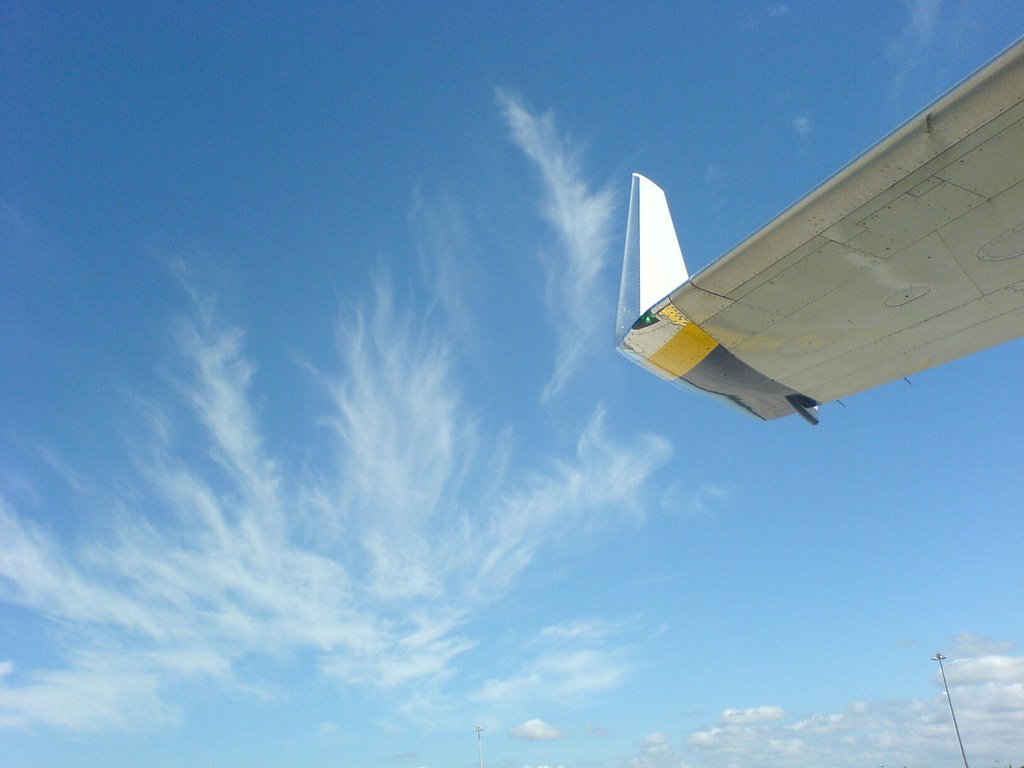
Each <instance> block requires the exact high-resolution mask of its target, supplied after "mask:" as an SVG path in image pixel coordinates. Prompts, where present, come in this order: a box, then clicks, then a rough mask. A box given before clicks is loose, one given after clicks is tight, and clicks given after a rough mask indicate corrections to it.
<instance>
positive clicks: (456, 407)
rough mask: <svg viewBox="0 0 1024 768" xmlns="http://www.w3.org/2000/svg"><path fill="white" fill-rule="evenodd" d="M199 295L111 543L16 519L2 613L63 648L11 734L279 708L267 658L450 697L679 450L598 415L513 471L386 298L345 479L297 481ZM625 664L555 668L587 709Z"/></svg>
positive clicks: (118, 500)
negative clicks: (470, 655)
mask: <svg viewBox="0 0 1024 768" xmlns="http://www.w3.org/2000/svg"><path fill="white" fill-rule="evenodd" d="M193 294H194V303H193V306H192V311H191V312H190V314H189V316H188V317H187V318H186V319H184V320H182V322H181V323H180V326H179V328H178V332H177V343H178V348H179V350H180V352H181V359H182V363H183V371H184V372H183V373H182V374H181V375H180V376H179V380H178V384H177V389H178V393H179V395H180V402H172V401H164V402H161V401H158V400H155V399H150V400H146V401H143V402H144V405H145V414H144V417H145V418H143V419H142V420H143V421H144V422H146V423H147V424H148V425H149V426H150V430H149V431H148V432H147V433H146V435H145V436H144V437H142V438H139V439H137V440H136V441H135V443H134V444H133V449H132V455H131V456H130V461H127V462H126V469H125V470H124V475H123V476H122V477H119V478H118V479H117V482H116V483H115V487H114V488H113V489H112V490H110V491H109V494H110V495H111V497H113V498H114V500H115V506H116V508H117V510H118V512H117V514H116V515H115V516H114V517H113V522H112V523H111V524H110V526H109V528H105V529H104V528H102V527H101V530H98V531H96V532H94V533H93V534H92V535H91V536H89V537H86V538H82V539H79V540H78V541H76V542H73V543H72V544H70V545H68V544H62V543H60V541H59V539H58V537H57V536H56V535H54V534H53V533H51V532H49V531H47V530H46V529H45V528H44V527H43V526H40V525H38V524H35V523H33V522H31V521H30V520H29V519H27V518H26V517H24V516H22V515H20V514H19V513H18V511H17V510H15V509H14V508H13V507H12V506H11V505H10V504H8V503H7V502H5V501H3V500H2V499H0V598H2V599H3V600H4V601H5V602H7V603H9V604H14V605H18V606H21V607H23V608H25V609H27V610H29V611H31V612H33V613H35V614H37V615H39V616H41V617H44V618H45V619H46V620H50V621H53V622H56V623H59V624H60V626H61V627H62V633H61V636H62V637H63V638H64V645H63V647H62V654H63V663H62V664H60V665H54V666H52V667H49V668H33V667H31V666H28V667H26V668H22V665H21V663H19V661H18V659H17V658H16V654H14V655H12V656H10V657H9V658H7V659H0V725H4V726H10V727H20V726H26V725H31V724H33V723H43V724H47V725H52V726H57V727H64V728H71V729H82V728H86V729H89V728H100V729H102V728H109V727H127V726H130V725H131V724H133V723H138V722H161V721H167V720H173V719H174V718H175V717H177V713H178V703H177V700H176V699H175V697H174V696H172V695H171V693H170V691H171V689H172V688H180V686H182V685H186V686H187V685H188V684H189V683H198V682H199V681H205V683H206V684H209V683H210V682H213V683H215V684H217V685H219V686H225V687H228V688H235V689H238V690H243V689H250V688H253V687H255V688H257V689H259V688H261V687H262V688H266V687H267V686H269V687H270V688H269V689H270V690H272V688H273V686H274V684H275V680H274V677H273V675H272V673H266V674H264V673H261V672H260V671H259V670H260V668H261V666H260V665H259V664H252V663H249V662H246V663H244V664H243V663H242V661H243V660H252V659H253V658H261V657H263V658H270V657H274V658H277V659H281V658H286V659H287V658H289V657H297V656H301V657H303V658H305V659H311V660H312V661H313V662H314V667H315V668H316V669H318V670H319V672H320V674H321V675H322V676H323V678H324V679H326V680H330V681H334V682H335V683H336V684H338V685H340V686H342V687H349V686H358V687H371V688H374V689H377V690H380V691H385V692H388V691H390V692H393V693H394V695H398V696H405V697H415V696H416V695H417V686H425V690H428V691H429V690H435V689H436V688H437V686H439V685H442V684H443V683H444V682H445V681H446V680H448V679H449V678H450V676H451V675H452V674H453V666H452V662H453V660H454V659H455V658H457V657H458V656H460V655H461V654H463V653H464V652H465V651H466V650H468V649H469V648H472V647H473V646H474V645H475V644H477V643H478V642H479V641H480V640H479V638H477V637H473V636H470V635H469V634H468V632H467V629H466V625H467V621H468V618H469V617H471V616H472V615H473V613H474V611H476V610H477V609H479V608H480V607H481V606H483V605H486V604H487V603H488V602H490V601H493V600H495V599H499V598H500V597H501V595H502V594H504V592H505V591H506V590H507V589H508V588H509V586H510V585H511V584H512V583H513V582H514V580H515V579H516V577H517V576H518V574H520V573H521V572H522V571H523V569H525V568H527V567H528V566H529V565H530V564H531V562H532V561H533V560H534V558H535V557H536V555H537V553H538V552H539V551H540V550H541V549H543V548H544V547H547V546H551V542H552V540H557V539H558V537H559V535H560V534H561V533H562V532H563V531H564V530H566V528H567V527H568V526H576V527H579V526H583V527H585V526H586V524H587V521H588V520H590V519H592V518H594V516H602V515H606V514H618V512H617V509H619V508H624V507H629V506H630V504H631V499H632V497H633V495H634V494H636V493H637V491H638V488H639V487H640V485H641V484H642V483H643V482H644V479H645V478H646V477H648V476H649V475H650V473H651V472H653V471H654V470H655V469H656V468H657V467H658V466H659V465H660V464H661V463H663V462H664V461H665V459H666V458H667V456H668V452H669V449H668V445H667V443H665V441H663V440H660V439H659V438H654V437H640V438H638V439H637V440H635V441H629V442H628V443H622V442H619V441H617V440H615V439H614V438H612V437H611V436H610V435H609V434H608V432H607V430H606V429H605V427H604V423H603V416H602V412H601V411H600V410H597V411H596V412H595V414H594V416H593V418H592V419H591V420H590V422H589V423H587V424H586V425H585V426H584V427H583V428H582V430H581V431H580V434H579V440H578V442H577V444H576V446H575V449H574V451H573V452H572V453H571V454H569V455H567V456H561V457H555V456H552V457H550V459H549V460H548V461H546V462H545V461H541V462H539V463H531V464H529V465H526V466H520V467H516V468H515V470H514V471H513V470H511V469H509V468H508V467H507V466H506V464H507V461H506V459H505V458H504V457H500V456H499V457H498V458H496V454H495V452H497V453H498V454H502V453H504V452H506V451H507V448H505V447H504V446H501V445H492V444H489V443H484V441H482V440H481V439H480V435H479V426H478V420H477V416H475V415H474V413H473V412H472V410H471V409H470V408H469V407H467V405H466V403H465V402H464V400H463V398H462V396H461V393H460V390H459V387H458V385H457V375H456V373H455V362H454V356H453V353H452V351H451V350H450V348H449V347H448V346H447V345H446V344H445V343H444V341H443V339H442V338H440V336H438V335H434V334H432V333H430V332H429V331H425V330H423V328H422V324H421V323H417V322H416V318H415V316H414V315H413V313H412V312H411V311H409V310H404V309H402V308H399V307H397V306H396V304H395V302H394V298H393V293H392V292H391V291H390V290H389V289H388V288H387V287H386V286H385V285H383V284H381V285H380V286H378V288H377V290H376V294H375V296H374V298H373V304H372V307H373V312H374V314H373V315H372V316H371V315H370V314H368V311H359V312H354V313H348V317H349V319H347V320H346V321H345V322H339V326H338V335H337V338H338V363H337V371H336V372H331V371H321V372H318V373H317V374H316V376H315V378H316V381H318V382H319V383H320V385H321V387H322V391H324V392H326V393H327V404H325V407H326V408H327V414H328V415H327V417H326V418H325V419H324V423H325V424H326V425H328V426H329V427H330V429H331V432H332V434H333V435H334V442H333V448H332V449H331V453H330V455H329V456H327V457H324V460H323V461H322V462H320V465H321V466H323V467H326V469H324V470H323V471H321V472H319V473H313V472H309V471H304V472H294V471H289V469H288V468H287V462H286V461H285V460H284V459H282V458H280V457H279V456H276V455H275V452H274V450H273V449H274V446H273V445H271V444H270V442H269V440H268V438H267V436H266V434H265V432H264V430H263V429H262V428H261V425H260V418H259V417H258V413H257V410H256V409H255V407H254V405H253V402H254V401H255V400H257V399H261V396H260V394H259V392H258V387H257V383H258V373H259V372H258V368H257V366H256V364H255V363H254V362H253V361H252V360H251V359H250V358H249V357H248V356H247V354H246V351H245V334H244V332H243V331H242V330H241V329H240V328H237V327H233V326H230V325H225V324H223V323H222V322H220V321H219V319H218V318H217V317H216V313H215V309H214V305H213V303H212V302H211V301H209V300H208V299H205V298H203V297H201V296H200V295H199V294H198V292H193ZM381 313H383V315H382V314H381ZM382 316H384V317H387V322H384V323H382V322H379V318H380V317H382ZM182 404H183V405H184V407H182ZM261 407H267V406H266V405H265V404H264V405H262V406H261ZM197 430H198V431H197ZM185 435H187V436H188V437H187V439H185V437H184V436H185ZM471 541H472V542H473V546H469V543H470V542H471ZM611 659H612V657H611V656H607V655H606V656H605V657H601V656H600V654H597V655H592V656H590V657H588V656H587V655H586V654H585V653H582V654H581V653H577V654H575V655H573V654H567V655H565V656H564V657H563V658H562V659H560V660H559V659H547V660H543V661H541V662H540V663H539V666H537V667H535V671H538V672H544V673H546V672H551V673H552V674H553V675H555V679H556V685H555V688H554V693H555V694H561V695H567V694H569V693H571V692H573V691H576V690H580V689H581V687H584V688H585V687H586V686H587V685H591V686H592V685H594V684H595V683H593V682H590V683H585V681H586V680H588V679H591V678H590V674H591V673H592V672H597V673H598V674H597V676H596V677H594V678H592V679H593V680H597V681H598V683H599V684H600V685H603V686H607V685H610V684H613V683H614V682H615V681H616V680H618V679H621V667H619V668H617V667H615V666H614V665H613V664H611V663H610V662H611ZM271 666H272V667H273V666H274V665H271ZM616 670H618V671H616ZM140 715H141V717H140Z"/></svg>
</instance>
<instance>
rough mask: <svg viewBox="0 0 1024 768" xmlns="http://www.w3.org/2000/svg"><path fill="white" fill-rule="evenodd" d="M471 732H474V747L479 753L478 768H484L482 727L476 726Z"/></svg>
mask: <svg viewBox="0 0 1024 768" xmlns="http://www.w3.org/2000/svg"><path fill="white" fill-rule="evenodd" d="M473 730H474V731H476V746H477V749H478V750H479V751H480V768H484V738H483V733H484V727H483V726H482V725H478V726H477V727H476V728H474V729H473Z"/></svg>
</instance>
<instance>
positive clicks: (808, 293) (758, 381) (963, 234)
mask: <svg viewBox="0 0 1024 768" xmlns="http://www.w3.org/2000/svg"><path fill="white" fill-rule="evenodd" d="M638 178H639V179H641V181H639V182H638V180H637V179H638ZM644 182H646V184H649V185H650V186H651V187H654V185H653V184H652V183H651V182H648V181H647V180H646V179H643V178H642V177H634V182H633V194H631V201H630V227H628V228H627V230H628V231H627V247H626V258H625V266H626V267H629V264H630V259H631V249H632V250H633V251H634V253H633V254H632V258H634V260H637V261H639V264H640V270H639V271H640V273H642V272H643V265H644V263H645V261H646V260H647V259H652V260H657V259H664V258H666V257H665V255H664V252H665V247H664V246H661V247H654V246H652V247H651V248H650V249H648V248H647V245H648V243H647V242H645V241H644V240H643V238H642V237H641V238H639V239H637V238H636V234H637V233H636V232H634V231H632V230H635V229H636V228H637V226H639V229H640V234H641V235H642V232H643V229H644V226H645V224H644V222H645V219H644V217H643V216H636V217H635V220H634V206H636V207H637V208H642V207H643V206H644V204H645V203H646V202H647V199H652V200H654V199H656V195H654V194H651V193H648V194H647V195H646V196H645V194H644V189H645V187H644ZM638 187H639V196H638V195H637V192H638ZM654 188H655V189H657V187H654ZM658 192H659V193H660V192H661V191H660V190H658ZM661 200H662V201H663V200H664V196H663V193H662V195H661ZM664 216H666V217H667V216H668V212H667V206H666V207H665V213H664ZM647 226H648V227H649V228H651V229H654V225H650V224H648V225H647ZM668 226H669V228H671V219H669V220H668ZM662 229H663V228H662ZM672 232H673V239H674V230H672ZM631 236H632V237H633V239H632V240H631V239H630V237H631ZM676 249H677V252H678V246H676ZM633 282H635V278H634V277H633V275H632V273H631V272H629V270H628V269H624V271H623V288H622V292H621V293H620V309H619V315H620V317H619V322H618V333H617V334H616V335H617V339H616V341H617V343H618V346H619V348H620V349H621V350H622V351H623V352H624V353H625V354H627V356H629V357H630V358H632V359H634V360H635V361H637V362H639V363H641V364H642V365H644V366H645V367H647V368H649V369H651V370H653V371H654V372H656V373H658V374H659V375H661V376H662V377H664V378H668V379H670V380H672V381H675V382H677V383H679V384H684V385H686V384H689V385H692V386H695V387H697V388H699V389H701V390H703V391H706V392H709V393H711V394H717V395H720V396H722V397H723V398H725V399H726V400H727V401H729V402H730V403H732V404H734V405H737V406H739V407H740V408H742V409H743V410H745V411H747V412H749V413H751V414H753V415H755V416H758V417H760V418H765V419H771V418H776V417H779V416H785V415H788V414H791V413H793V412H797V413H800V414H801V415H802V416H804V417H805V418H807V419H808V420H809V421H812V422H814V423H816V421H817V418H816V415H815V406H816V405H817V404H818V403H824V402H828V401H830V400H835V399H837V398H840V397H844V396H847V395H850V394H853V393H856V392H860V391H862V390H865V389H869V388H871V387H874V386H878V385H880V384H883V383H885V382H888V381H892V380H893V379H897V378H900V377H902V376H908V375H910V374H913V373H917V372H919V371H921V370H924V369H927V368H930V367H932V366H935V365H939V364H941V363H944V362H947V361H949V360H953V359H955V358H958V357H962V356H964V355H967V354H970V353H972V352H976V351H979V350H981V349H985V348H987V347H990V346H994V345H996V344H1000V343H1002V342H1005V341H1008V340H1010V339H1013V338H1016V337H1018V336H1021V335H1022V334H1024V41H1022V42H1019V43H1018V44H1017V45H1015V46H1013V47H1012V48H1010V49H1009V50H1008V51H1006V52H1005V53H1004V54H1002V55H1001V56H1000V57H998V58H997V59H995V60H994V61H993V62H991V63H990V64H989V65H987V66H986V67H984V68H983V69H981V70H979V71H978V72H977V73H976V74H974V75H973V76H972V77H970V78H969V79H968V80H966V81H964V82H963V83H962V84H961V85H959V86H958V87H956V88H955V89H953V90H952V91H950V92H949V93H948V94H947V95H946V96H944V97H943V98H941V99H940V100H939V101H937V102H936V103H935V104H933V105H932V106H931V107H930V108H929V109H928V110H926V111H925V112H924V113H922V114H921V115H920V116H918V117H917V118H915V119H914V120H911V121H909V122H908V123H906V124H905V125H903V126H902V127H901V128H899V129H898V130H896V131H895V132H894V133H893V134H891V135H890V136H889V137H887V138H886V139H884V140H883V141H882V142H881V143H879V144H878V145H876V146H875V147H874V148H873V149H871V150H869V151H868V152H867V153H865V154H864V155H863V156H861V157H860V158H858V159H857V160H856V161H854V162H853V163H851V164H850V165H849V166H847V167H846V168H845V169H844V170H843V171H841V172H840V173H838V174H837V175H836V176H834V177H832V178H831V179H830V180H828V181H827V182H825V183H824V184H823V185H822V186H820V187H819V188H818V189H816V190H814V191H813V192H811V193H810V194H809V195H808V196H807V197H805V198H804V199H803V200H801V201H800V202H798V203H797V204H795V205H794V206H792V207H791V208H790V209H788V210H787V211H785V212H784V213H783V214H782V215H780V216H779V217H778V218H777V219H775V220H774V221H772V222H771V223H769V224H768V225H766V226H765V227H763V228H762V229H761V230H759V231H758V232H756V233H755V234H754V235H752V236H751V237H750V238H748V239H747V240H746V241H744V242H743V243H741V244H740V245H739V246H737V247H736V248H735V249H733V250H732V251H730V252H729V253H727V254H726V255H725V256H723V257H722V258H721V259H719V260H718V261H716V262H715V263H713V264H712V265H710V266H709V267H708V268H706V269H705V270H703V271H701V272H700V273H698V274H697V275H695V276H694V277H693V278H691V279H686V278H685V276H684V278H683V280H682V281H681V284H678V285H677V286H675V287H673V288H668V289H666V290H665V293H664V296H663V297H660V298H659V299H658V300H656V301H654V303H653V304H650V305H648V306H639V305H640V304H643V303H644V302H643V301H638V302H637V310H636V312H635V313H633V315H632V316H633V317H634V318H635V321H634V322H633V323H632V324H628V323H627V322H626V321H624V319H623V316H624V315H628V314H630V313H629V311H627V310H625V309H624V306H625V305H624V297H625V298H626V299H627V300H628V299H630V298H632V297H633V296H637V298H638V299H639V296H640V294H636V293H632V292H631V290H632V289H631V288H630V286H631V285H632V283H633ZM641 293H642V292H641ZM643 295H644V296H645V297H649V296H650V295H651V294H650V293H647V294H643ZM632 303H633V302H631V301H627V302H626V304H632ZM630 309H632V307H630Z"/></svg>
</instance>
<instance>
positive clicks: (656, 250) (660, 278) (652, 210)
mask: <svg viewBox="0 0 1024 768" xmlns="http://www.w3.org/2000/svg"><path fill="white" fill-rule="evenodd" d="M688 279H689V274H688V273H687V271H686V264H685V263H684V262H683V252H682V250H681V249H680V247H679V239H678V238H677V237H676V229H675V227H674V226H673V225H672V215H671V214H670V213H669V210H668V202H667V201H666V200H665V193H664V192H663V191H662V190H661V188H660V187H659V186H658V185H657V184H655V183H654V182H653V181H651V180H650V179H647V178H645V177H643V176H641V175H640V174H639V173H634V174H633V187H632V190H631V191H630V195H629V222H628V224H627V225H626V252H625V255H624V257H623V263H622V283H621V285H620V286H619V312H618V317H617V318H616V340H617V341H620V340H621V339H622V338H624V337H625V335H626V332H627V331H628V330H629V328H630V327H631V326H632V325H633V323H634V322H635V321H636V320H637V319H638V318H639V317H640V315H641V314H642V313H644V312H646V311H647V310H649V309H650V308H651V307H653V306H654V305H655V304H656V303H657V302H659V301H661V300H662V299H663V298H665V297H666V296H668V294H669V293H671V292H672V291H673V290H675V289H676V288H678V287H679V286H680V285H682V284H683V283H685V282H686V281H687V280H688Z"/></svg>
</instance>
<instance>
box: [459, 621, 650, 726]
mask: <svg viewBox="0 0 1024 768" xmlns="http://www.w3.org/2000/svg"><path fill="white" fill-rule="evenodd" d="M625 628H626V627H625V625H614V624H610V623H604V622H595V621H580V622H569V623H566V624H561V625H556V626H553V627H546V628H544V629H542V630H541V631H540V632H539V633H538V634H537V636H536V637H535V638H533V639H532V640H531V641H529V642H527V643H526V644H525V646H524V647H525V648H526V649H528V651H529V655H528V656H527V658H525V659H524V660H522V661H521V662H520V663H519V666H518V668H517V669H516V670H515V671H514V672H512V673H511V674H508V675H506V676H504V677H496V678H491V679H489V680H487V681H485V682H484V684H483V685H482V686H481V688H480V690H479V691H478V692H477V694H476V695H475V697H474V698H475V699H476V700H478V701H485V702H489V703H493V704H500V705H503V706H519V705H522V704H525V703H527V702H531V701H534V700H537V699H538V698H540V699H542V700H555V701H559V702H572V701H576V700H578V699H580V698H584V697H587V696H589V695H591V694H594V693H597V692H600V691H604V690H609V689H613V688H616V687H618V686H619V685H621V684H622V682H623V681H624V680H625V679H626V676H627V675H628V674H629V672H630V671H631V670H632V668H633V661H632V648H631V647H630V646H628V645H622V644H618V645H615V644H611V642H610V638H611V637H612V636H613V635H614V634H615V633H616V632H623V631H625Z"/></svg>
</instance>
